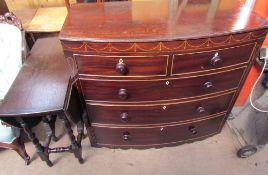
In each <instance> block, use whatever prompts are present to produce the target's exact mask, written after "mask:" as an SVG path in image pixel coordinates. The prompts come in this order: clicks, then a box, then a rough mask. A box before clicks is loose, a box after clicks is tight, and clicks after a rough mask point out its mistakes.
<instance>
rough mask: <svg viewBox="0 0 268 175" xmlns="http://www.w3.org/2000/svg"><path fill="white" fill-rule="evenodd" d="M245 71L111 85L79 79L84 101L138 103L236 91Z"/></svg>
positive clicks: (242, 69) (118, 82)
mask: <svg viewBox="0 0 268 175" xmlns="http://www.w3.org/2000/svg"><path fill="white" fill-rule="evenodd" d="M243 72H244V68H240V69H236V70H232V71H227V72H223V73H217V74H210V75H206V76H197V77H189V78H182V79H169V80H146V81H138V80H137V81H136V80H135V81H113V80H112V81H109V80H90V79H80V82H81V86H82V91H83V93H84V97H85V100H88V101H107V102H137V101H146V102H148V101H155V100H169V99H179V98H188V97H194V96H200V95H206V94H211V93H215V92H219V91H223V90H227V89H232V88H236V87H237V86H238V84H239V81H240V79H241V76H242V74H243Z"/></svg>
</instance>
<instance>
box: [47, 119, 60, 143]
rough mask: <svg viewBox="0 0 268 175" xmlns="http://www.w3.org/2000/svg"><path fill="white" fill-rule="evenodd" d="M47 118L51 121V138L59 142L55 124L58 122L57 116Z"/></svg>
mask: <svg viewBox="0 0 268 175" xmlns="http://www.w3.org/2000/svg"><path fill="white" fill-rule="evenodd" d="M47 118H48V120H49V126H50V128H51V131H52V136H51V138H52V140H53V141H54V142H56V141H58V138H57V137H56V134H55V123H56V120H57V115H48V116H47Z"/></svg>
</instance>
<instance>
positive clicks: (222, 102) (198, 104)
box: [87, 92, 234, 125]
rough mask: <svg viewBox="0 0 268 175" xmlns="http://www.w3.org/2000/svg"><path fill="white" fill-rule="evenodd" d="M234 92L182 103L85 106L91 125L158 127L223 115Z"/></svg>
mask: <svg viewBox="0 0 268 175" xmlns="http://www.w3.org/2000/svg"><path fill="white" fill-rule="evenodd" d="M233 95H234V92H231V93H230V92H229V93H227V94H223V95H217V96H212V97H205V98H201V99H197V100H196V99H194V100H190V101H184V102H175V103H174V102H173V103H167V104H165V103H164V104H157V105H155V104H153V105H148V104H147V105H114V104H106V105H105V104H101V105H99V104H88V105H87V110H88V114H89V116H90V118H91V122H92V123H101V124H119V125H139V124H159V123H170V122H178V121H186V120H194V119H197V118H201V117H207V116H210V115H213V114H216V113H220V112H226V111H227V109H228V107H229V104H230V101H231V99H232V98H233Z"/></svg>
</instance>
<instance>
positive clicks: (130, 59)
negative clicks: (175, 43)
mask: <svg viewBox="0 0 268 175" xmlns="http://www.w3.org/2000/svg"><path fill="white" fill-rule="evenodd" d="M74 57H75V59H76V62H77V67H78V73H79V74H87V75H89V76H108V77H113V76H114V77H117V76H126V77H131V76H134V77H139V76H141V77H143V76H166V74H167V62H168V55H155V56H119V55H118V56H98V55H76V54H75V55H74ZM120 63H121V65H122V67H121V68H122V69H124V68H125V69H126V72H125V73H122V72H120V71H118V70H117V69H116V66H117V65H119V64H120Z"/></svg>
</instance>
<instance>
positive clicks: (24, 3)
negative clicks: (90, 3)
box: [5, 0, 76, 11]
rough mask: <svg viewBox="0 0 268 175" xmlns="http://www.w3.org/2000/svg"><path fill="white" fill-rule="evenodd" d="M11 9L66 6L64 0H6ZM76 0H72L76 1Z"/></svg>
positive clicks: (72, 0)
mask: <svg viewBox="0 0 268 175" xmlns="http://www.w3.org/2000/svg"><path fill="white" fill-rule="evenodd" d="M5 1H6V4H7V6H8V8H9V10H10V11H14V10H23V9H33V8H38V7H59V6H65V2H64V0H5ZM75 2H76V0H70V3H75Z"/></svg>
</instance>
